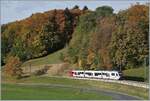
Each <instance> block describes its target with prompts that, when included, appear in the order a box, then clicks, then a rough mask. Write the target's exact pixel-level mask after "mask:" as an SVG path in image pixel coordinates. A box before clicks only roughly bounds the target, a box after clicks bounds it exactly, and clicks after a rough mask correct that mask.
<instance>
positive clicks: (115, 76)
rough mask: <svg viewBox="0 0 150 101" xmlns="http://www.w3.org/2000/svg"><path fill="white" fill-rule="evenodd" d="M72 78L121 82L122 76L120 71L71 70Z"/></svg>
mask: <svg viewBox="0 0 150 101" xmlns="http://www.w3.org/2000/svg"><path fill="white" fill-rule="evenodd" d="M69 73H70V76H72V77H76V78H95V79H111V80H119V79H120V78H121V74H120V73H119V72H118V71H94V70H71V71H70V72H69Z"/></svg>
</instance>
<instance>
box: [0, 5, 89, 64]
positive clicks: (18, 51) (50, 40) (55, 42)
mask: <svg viewBox="0 0 150 101" xmlns="http://www.w3.org/2000/svg"><path fill="white" fill-rule="evenodd" d="M86 10H87V9H86ZM86 10H84V9H83V10H80V9H79V8H77V7H76V8H73V9H68V8H66V9H65V10H56V9H55V10H51V11H48V12H44V13H36V14H32V15H31V16H30V17H29V18H26V19H24V20H21V21H15V22H12V23H8V24H5V25H2V27H1V28H2V36H1V39H2V64H5V63H6V61H7V59H8V58H9V57H10V56H17V57H19V58H20V60H21V61H26V60H28V59H32V58H38V57H41V56H45V55H47V54H49V53H52V52H55V51H56V50H59V49H61V48H63V47H64V46H65V45H66V44H68V43H69V40H70V39H71V36H72V33H73V31H74V28H75V26H76V25H77V22H78V19H79V16H80V15H81V14H83V13H85V12H86Z"/></svg>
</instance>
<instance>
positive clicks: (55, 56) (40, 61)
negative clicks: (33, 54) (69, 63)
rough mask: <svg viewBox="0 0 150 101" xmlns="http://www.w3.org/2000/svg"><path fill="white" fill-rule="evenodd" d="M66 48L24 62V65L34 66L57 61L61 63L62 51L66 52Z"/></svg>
mask: <svg viewBox="0 0 150 101" xmlns="http://www.w3.org/2000/svg"><path fill="white" fill-rule="evenodd" d="M64 51H65V48H64V49H62V50H59V51H57V52H54V53H52V54H49V55H47V56H45V57H41V58H37V59H31V60H28V61H26V62H24V63H23V64H22V67H24V66H29V65H30V64H31V65H32V66H37V65H44V64H55V63H61V60H60V59H59V56H60V53H61V52H64Z"/></svg>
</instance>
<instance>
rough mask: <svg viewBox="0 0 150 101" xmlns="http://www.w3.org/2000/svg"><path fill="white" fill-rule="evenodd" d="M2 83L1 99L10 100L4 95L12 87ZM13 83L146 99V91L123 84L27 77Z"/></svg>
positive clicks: (6, 82)
mask: <svg viewBox="0 0 150 101" xmlns="http://www.w3.org/2000/svg"><path fill="white" fill-rule="evenodd" d="M3 82H5V84H6V86H5V84H4V86H2V96H3V99H4V98H5V99H6V98H10V97H7V96H6V95H8V94H9V92H10V91H11V89H12V88H13V87H12V88H11V87H9V85H8V86H7V84H10V82H8V81H3ZM13 82H14V84H15V83H25V84H31V83H35V84H41V83H42V84H53V85H57V84H59V85H66V86H72V87H85V88H96V89H105V90H111V91H115V92H121V93H126V94H128V95H132V96H137V97H141V98H143V99H148V89H144V88H140V87H134V86H129V85H123V84H117V83H106V82H102V81H89V80H76V79H68V78H60V77H29V78H24V79H21V80H16V81H13ZM11 83H12V81H11ZM18 88H20V87H18ZM58 89H59V88H58ZM14 91H15V89H14ZM29 91H30V90H29ZM7 92H8V94H7ZM17 92H18V91H17V90H16V93H17ZM43 92H44V91H43ZM46 92H47V90H46ZM62 92H63V91H62ZM38 93H39V94H40V93H41V92H38ZM49 93H52V92H49ZM5 94H6V95H5ZM14 94H15V93H14ZM61 94H64V93H61ZM12 96H13V93H12ZM94 96H95V95H94ZM12 98H13V97H12ZM96 98H97V97H96ZM87 99H88V98H87Z"/></svg>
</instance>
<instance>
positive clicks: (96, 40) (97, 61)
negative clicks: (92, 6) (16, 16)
mask: <svg viewBox="0 0 150 101" xmlns="http://www.w3.org/2000/svg"><path fill="white" fill-rule="evenodd" d="M148 12H149V8H148V5H140V4H136V5H133V6H131V7H130V8H128V9H127V10H122V11H120V12H119V13H117V14H115V13H113V8H112V7H109V6H102V7H98V8H96V10H95V11H90V10H88V8H87V7H86V6H85V7H84V8H83V10H80V9H79V7H78V6H77V5H76V6H75V7H74V8H73V9H68V8H66V9H65V10H56V9H55V10H51V11H48V12H45V13H37V14H33V15H32V16H31V17H29V18H27V19H24V20H21V21H16V22H12V23H9V24H5V25H2V30H1V31H2V36H1V39H2V63H3V64H5V63H6V62H7V60H11V59H9V57H11V58H12V56H14V57H16V58H17V57H18V58H19V59H20V60H21V61H26V60H28V59H32V58H38V57H42V56H45V55H47V54H50V53H53V52H55V51H56V50H59V49H61V48H64V47H65V46H67V47H66V48H67V52H64V53H62V54H60V58H61V60H64V61H69V62H70V63H72V64H75V63H76V64H77V65H78V67H80V68H81V69H90V70H99V69H107V70H111V69H120V68H122V69H128V68H137V67H140V66H143V65H144V64H146V65H148V52H149V50H148V40H149V39H148V31H149V14H148ZM70 40H71V41H70Z"/></svg>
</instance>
